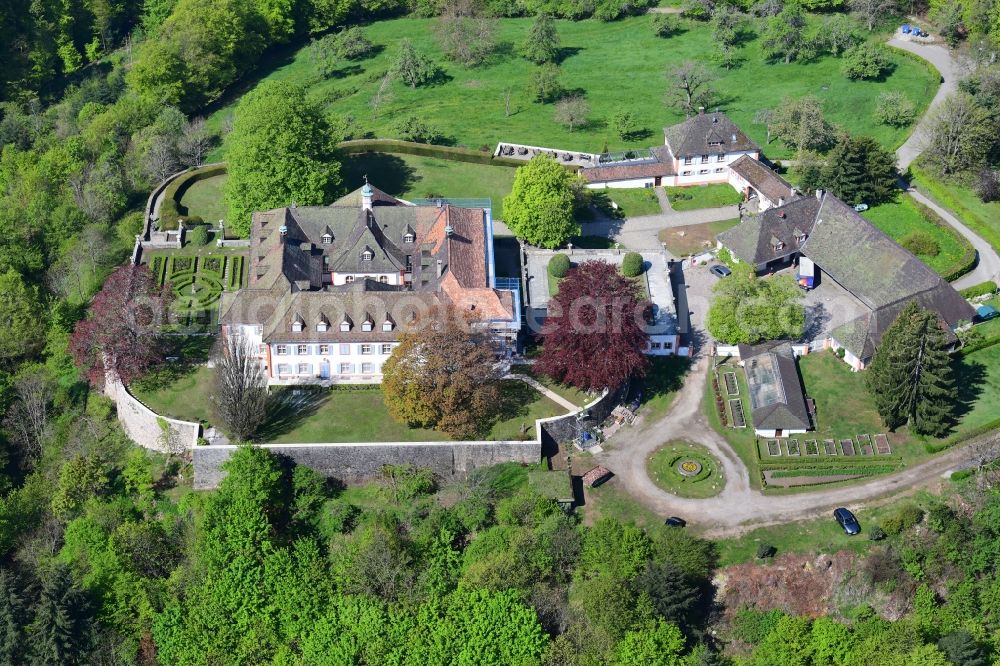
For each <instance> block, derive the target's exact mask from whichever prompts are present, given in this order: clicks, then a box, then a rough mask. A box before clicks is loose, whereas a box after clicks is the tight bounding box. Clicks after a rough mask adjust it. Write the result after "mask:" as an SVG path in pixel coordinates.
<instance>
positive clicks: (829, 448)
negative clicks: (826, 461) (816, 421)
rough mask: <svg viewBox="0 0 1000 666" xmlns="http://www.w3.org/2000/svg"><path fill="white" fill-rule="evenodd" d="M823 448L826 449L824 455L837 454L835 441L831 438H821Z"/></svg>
mask: <svg viewBox="0 0 1000 666" xmlns="http://www.w3.org/2000/svg"><path fill="white" fill-rule="evenodd" d="M823 448H824V449H826V455H828V456H835V455H837V442H835V441H834V440H832V439H824V440H823Z"/></svg>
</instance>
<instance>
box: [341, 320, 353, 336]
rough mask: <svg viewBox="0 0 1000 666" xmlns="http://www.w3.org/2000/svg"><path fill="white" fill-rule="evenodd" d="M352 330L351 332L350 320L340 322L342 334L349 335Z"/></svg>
mask: <svg viewBox="0 0 1000 666" xmlns="http://www.w3.org/2000/svg"><path fill="white" fill-rule="evenodd" d="M350 330H351V322H350V321H349V320H347V319H345V320H344V321H342V322H340V332H341V333H347V332H348V331H350Z"/></svg>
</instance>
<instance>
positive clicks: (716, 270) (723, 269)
mask: <svg viewBox="0 0 1000 666" xmlns="http://www.w3.org/2000/svg"><path fill="white" fill-rule="evenodd" d="M708 270H709V271H711V273H712V274H713V275H716V276H718V277H720V278H724V277H729V276H730V275H732V274H733V272H732V271H731V270H729V267H728V266H723V265H722V264H716V265H714V266H712V267H711V268H709V269H708Z"/></svg>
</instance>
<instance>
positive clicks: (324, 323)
mask: <svg viewBox="0 0 1000 666" xmlns="http://www.w3.org/2000/svg"><path fill="white" fill-rule="evenodd" d="M329 327H330V324H328V323H327V321H326V320H325V319H321V320H320V321H319V323H318V324H316V330H317V331H319V332H320V333H326V331H327V329H328V328H329Z"/></svg>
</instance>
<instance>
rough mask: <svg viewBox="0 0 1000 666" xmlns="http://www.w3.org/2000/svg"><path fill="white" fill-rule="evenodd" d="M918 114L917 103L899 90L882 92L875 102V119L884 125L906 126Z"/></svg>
mask: <svg viewBox="0 0 1000 666" xmlns="http://www.w3.org/2000/svg"><path fill="white" fill-rule="evenodd" d="M916 114H917V107H916V105H914V103H913V102H912V101H910V98H909V97H907V96H906V95H904V94H903V93H901V92H899V91H898V90H894V91H892V92H884V93H882V94H880V95H879V96H878V102H877V103H876V104H875V120H876V121H878V122H879V123H881V124H882V125H891V126H892V127H906V126H907V125H909V124H910V123H912V122H913V119H914V118H915V117H916Z"/></svg>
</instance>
